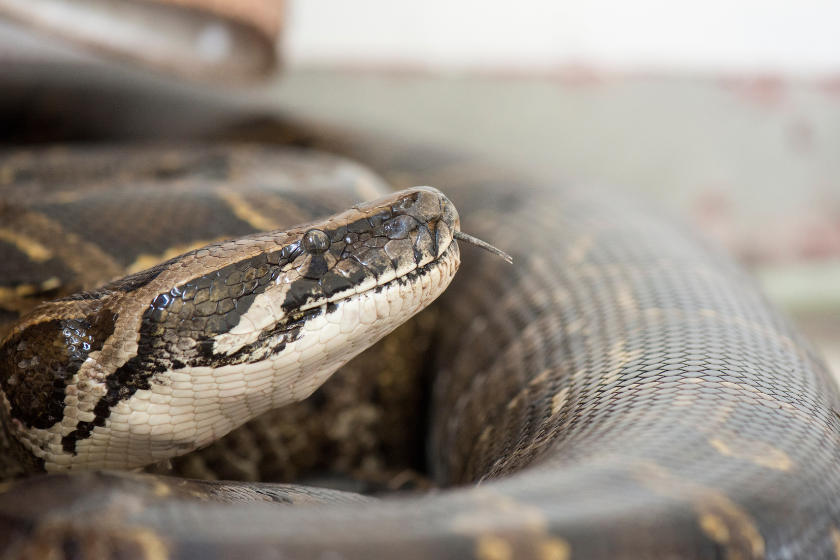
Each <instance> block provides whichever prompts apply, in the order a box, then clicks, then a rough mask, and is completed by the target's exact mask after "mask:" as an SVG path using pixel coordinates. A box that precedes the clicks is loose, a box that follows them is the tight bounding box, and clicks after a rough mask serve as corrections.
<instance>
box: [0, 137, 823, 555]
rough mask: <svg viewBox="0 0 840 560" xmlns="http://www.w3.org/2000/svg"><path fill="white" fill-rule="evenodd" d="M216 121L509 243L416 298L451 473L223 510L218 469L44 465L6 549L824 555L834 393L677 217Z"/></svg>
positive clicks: (436, 435)
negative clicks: (367, 177) (400, 486)
mask: <svg viewBox="0 0 840 560" xmlns="http://www.w3.org/2000/svg"><path fill="white" fill-rule="evenodd" d="M225 138H227V139H248V140H257V141H262V142H266V143H279V142H280V141H283V142H290V143H292V144H294V145H297V146H307V147H311V146H316V147H319V148H321V149H324V150H327V151H332V152H334V153H339V154H341V155H344V156H348V157H351V158H353V159H355V160H358V161H361V162H362V163H364V164H366V165H368V166H370V168H372V169H373V170H374V171H376V172H378V173H379V174H381V176H382V177H384V179H385V180H386V181H388V182H389V183H390V184H391V185H392V186H393V187H394V188H403V187H405V186H408V185H416V184H431V185H434V186H437V187H439V188H441V190H443V191H444V192H445V193H446V194H447V196H448V197H449V198H450V199H451V200H452V201H453V203H454V204H455V206H456V207H457V208H458V210H459V213H460V216H461V225H462V228H463V230H464V231H468V232H470V233H471V234H473V235H476V236H477V237H480V238H482V239H484V240H486V241H488V242H490V243H492V244H494V245H496V246H498V247H499V248H500V249H502V250H504V251H506V252H508V253H509V254H511V255H512V256H513V259H514V263H516V266H514V267H508V266H507V265H504V263H501V262H500V261H499V260H498V259H497V258H494V257H492V256H490V255H485V254H481V253H479V252H478V251H467V250H466V249H463V250H462V265H461V269H460V273H459V275H458V276H457V277H456V278H455V279H454V281H453V282H452V285H451V287H450V289H449V290H448V291H447V292H446V293H445V294H444V295H443V296H442V297H441V299H440V303H439V305H436V309H435V313H437V319H436V326H435V336H434V338H435V340H436V345H435V351H434V358H433V363H434V368H433V373H432V380H431V386H430V389H429V391H430V404H429V407H430V410H429V440H428V449H429V451H428V465H429V471H430V474H431V476H433V478H434V479H435V480H436V481H438V483H439V484H441V485H444V486H448V487H449V488H447V489H445V490H442V491H439V492H436V493H434V494H429V495H424V496H413V497H397V498H393V499H387V498H386V499H383V500H380V501H371V502H369V503H364V504H362V503H352V504H348V503H346V502H344V500H351V499H353V498H350V497H346V498H345V497H343V495H342V494H335V495H334V496H333V499H330V497H329V496H328V497H327V498H326V499H325V501H326V502H328V503H326V504H323V505H317V506H312V507H305V508H288V507H278V506H277V505H276V504H264V503H247V504H242V503H232V504H231V503H219V501H218V500H224V497H221V498H220V497H219V496H215V495H212V494H213V492H214V491H213V490H210V489H213V488H217V487H218V488H222V490H219V493H224V490H223V488H224V484H221V483H210V482H203V483H198V482H192V483H183V484H184V487H183V488H182V487H179V486H178V484H179V483H176V482H173V480H174V479H167V478H157V477H149V476H147V475H127V474H110V473H98V474H97V473H94V474H86V475H81V476H69V475H63V474H62V475H49V476H46V477H42V478H36V479H29V480H24V481H21V482H17V483H14V484H11V485H9V486H8V487H6V488H5V491H4V492H3V493H2V494H0V542H2V543H3V546H4V548H3V550H4V553H5V555H6V556H8V557H11V558H35V557H56V558H77V557H89V558H168V557H173V558H210V557H212V558H219V559H222V558H242V557H247V556H252V557H254V558H312V559H325V558H326V559H337V558H346V559H355V558H359V559H361V558H383V559H384V558H442V559H444V558H452V559H455V558H476V559H480V560H507V559H519V558H533V559H538V560H571V559H580V558H582V559H600V558H604V559H661V560H665V559H731V560H735V559H743V560H746V559H759V558H766V559H793V558H803V559H834V558H837V557H838V556H840V511H839V510H840V502H838V499H837V496H838V491H840V418H839V417H838V413H837V411H838V410H840V408H838V406H840V402H839V401H838V393H837V389H836V386H835V384H834V382H833V381H832V380H831V377H830V375H829V374H828V372H827V370H826V368H825V366H824V365H823V364H822V362H821V361H820V359H819V358H818V357H817V356H816V355H815V354H814V352H813V350H812V349H811V347H810V346H809V345H808V343H807V341H805V340H804V339H803V338H802V337H801V336H800V335H798V334H797V333H796V331H795V330H794V329H793V328H792V327H791V325H790V324H789V322H788V321H787V320H786V319H785V318H784V317H783V316H782V315H781V314H780V313H779V312H777V311H776V310H774V309H773V307H772V306H771V305H770V304H769V303H768V302H767V301H766V300H765V299H764V297H763V296H762V295H761V294H760V292H759V291H758V290H757V289H756V287H755V285H754V283H753V281H752V279H751V278H750V277H749V276H748V275H747V274H746V273H745V272H744V271H742V270H741V269H740V268H739V267H738V266H737V265H735V264H734V263H732V262H731V260H730V259H728V258H727V257H725V256H722V255H721V254H719V253H718V252H717V251H716V250H715V249H714V248H712V247H709V246H708V245H707V244H705V243H704V242H703V241H700V240H698V239H697V238H696V236H695V235H694V234H692V233H691V232H690V231H687V230H686V228H684V227H683V226H682V225H680V224H678V223H674V222H673V221H672V220H670V219H669V218H667V217H664V216H661V215H659V214H658V213H657V212H655V211H653V210H651V209H650V208H648V207H646V206H645V205H643V204H640V203H638V202H637V201H634V200H630V199H626V198H624V197H620V196H617V195H615V194H614V193H610V192H608V191H602V190H598V189H594V188H587V187H584V186H563V185H557V184H555V183H551V182H548V181H543V180H537V179H534V178H531V177H528V176H526V175H523V174H519V173H514V172H511V171H509V170H506V169H500V168H498V167H496V166H493V165H490V164H487V163H483V162H476V161H474V160H471V159H468V158H462V157H459V156H457V155H452V154H448V153H444V152H439V151H435V150H425V149H422V148H418V147H416V146H410V145H408V146H406V145H400V144H398V143H396V142H394V141H391V140H388V141H378V140H375V139H367V138H364V137H361V136H353V135H347V136H342V135H341V134H339V133H335V132H332V131H323V130H321V129H320V128H318V127H314V126H313V127H310V128H304V129H300V128H297V127H295V126H286V125H283V124H280V123H265V122H263V123H255V124H253V125H251V126H243V127H240V128H238V129H236V130H232V131H230V132H228V133H227V134H225ZM99 180H100V182H101V183H102V184H107V183H109V179H108V178H107V177H106V178H104V179H102V178H100V179H99ZM51 286H52V285H51V284H47V285H46V286H42V287H44V288H51ZM336 375H337V376H340V375H341V372H339V373H338V374H336ZM162 481H164V482H162ZM191 484H199V485H200V488H201V490H198V489H196V488H195V487H192V486H190V485H191ZM476 484H477V485H476ZM237 487H240V488H243V486H241V483H240V485H238V486H237ZM191 488H192V490H191ZM244 488H245V489H246V490H244V491H247V492H248V493H249V495H250V496H251V499H250V501H252V502H259V501H261V500H260V499H255V498H254V496H255V495H256V496H264V495H265V494H261V493H260V492H259V490H260V487H259V486H257V485H254V486H250V485H248V484H245V486H244ZM278 492H279V491H278ZM303 492H306V491H303ZM313 492H315V493H316V494H317V493H318V492H319V491H317V490H315V491H313ZM277 495H282V493H278V494H277ZM336 496H338V497H336ZM290 499H291V498H286V499H285V500H284V499H283V498H278V499H272V501H274V502H281V503H282V502H284V501H288V500H290ZM227 501H235V500H227ZM239 501H242V500H239ZM266 501H267V500H266Z"/></svg>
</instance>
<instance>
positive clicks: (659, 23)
mask: <svg viewBox="0 0 840 560" xmlns="http://www.w3.org/2000/svg"><path fill="white" fill-rule="evenodd" d="M284 46H285V49H286V54H287V61H288V63H289V64H290V65H292V66H293V67H307V66H321V67H324V66H326V67H342V66H348V67H372V68H377V67H379V68H381V67H387V68H396V69H400V68H405V69H418V68H419V69H445V70H453V69H454V70H460V69H476V70H503V71H504V70H539V71H552V70H563V69H564V68H568V67H570V66H585V67H595V68H601V69H604V70H619V71H631V72H634V71H642V72H644V71H655V72H660V71H664V72H669V71H675V70H676V71H688V72H698V71H699V72H712V73H715V72H725V73H729V72H744V71H746V72H754V73H768V72H769V73H785V74H797V75H805V76H808V75H815V74H817V75H819V74H823V75H824V74H833V73H836V72H840V1H838V0H690V1H679V0H518V1H514V0H425V1H423V2H418V1H416V0H412V1H408V0H289V19H288V25H287V28H286V37H285V39H284Z"/></svg>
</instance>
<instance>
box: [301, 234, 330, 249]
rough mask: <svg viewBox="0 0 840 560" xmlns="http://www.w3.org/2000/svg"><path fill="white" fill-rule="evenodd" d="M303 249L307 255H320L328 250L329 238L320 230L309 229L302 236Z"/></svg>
mask: <svg viewBox="0 0 840 560" xmlns="http://www.w3.org/2000/svg"><path fill="white" fill-rule="evenodd" d="M302 241H303V248H304V249H306V252H307V253H312V254H313V255H320V254H321V253H326V252H327V250H328V249H329V248H330V238H329V236H328V235H327V234H326V233H324V232H323V231H321V230H320V229H310V230H309V231H307V232H306V233H304V234H303V240H302Z"/></svg>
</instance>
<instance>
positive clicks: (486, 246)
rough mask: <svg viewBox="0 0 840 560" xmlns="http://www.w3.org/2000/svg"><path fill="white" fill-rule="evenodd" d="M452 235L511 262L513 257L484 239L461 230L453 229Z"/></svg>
mask: <svg viewBox="0 0 840 560" xmlns="http://www.w3.org/2000/svg"><path fill="white" fill-rule="evenodd" d="M452 237H454V238H455V239H457V240H458V241H464V242H465V243H470V244H472V245H475V246H476V247H481V248H482V249H484V250H485V251H489V252H491V253H493V254H494V255H496V256H497V257H501V258H502V259H504V260H505V261H507V262H508V263H509V264H513V257H511V256H510V255H508V254H507V253H505V252H504V251H502V250H501V249H497V248H496V247H493V246H492V245H490V244H489V243H487V242H486V241H482V240H481V239H478V238H476V237H473V236H472V235H467V234H466V233H464V232H463V231H455V232H454V233H453V234H452Z"/></svg>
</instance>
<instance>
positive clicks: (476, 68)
mask: <svg viewBox="0 0 840 560" xmlns="http://www.w3.org/2000/svg"><path fill="white" fill-rule="evenodd" d="M20 1H21V0H2V1H0V12H2V10H3V5H4V4H5V5H6V6H7V7H8V5H14V4H16V3H17V4H20ZM32 1H35V0H32ZM268 1H271V0H268ZM51 2H52V4H61V1H60V0H55V1H53V0H37V2H36V3H42V4H44V5H47V6H49V5H50V3H51ZM103 2H104V0H100V2H99V3H103ZM89 3H90V2H89ZM93 3H96V2H93ZM104 3H107V2H104ZM117 3H118V4H119V2H117ZM29 27H31V26H26V25H20V23H0V77H2V76H5V78H4V79H6V80H13V81H14V80H25V79H27V78H26V76H27V70H26V69H27V68H31V67H33V65H40V64H44V63H45V62H46V63H48V64H49V65H50V66H49V68H50V69H51V70H50V72H52V73H53V74H55V73H58V75H61V76H62V79H64V80H66V81H68V82H73V83H77V84H78V83H81V84H86V83H88V82H95V81H97V80H100V81H102V80H105V81H114V80H118V81H120V82H121V83H122V84H123V87H124V88H128V89H131V88H137V89H138V90H141V89H143V88H146V87H150V86H149V85H148V84H149V83H153V84H154V88H157V89H163V90H167V91H174V92H177V94H178V95H181V96H182V97H190V96H194V97H196V98H202V99H225V100H226V101H227V102H229V103H233V104H236V105H238V106H241V107H260V108H262V109H264V110H268V111H277V112H286V113H292V114H296V115H300V116H304V117H314V118H317V119H321V120H326V121H330V122H334V123H336V124H341V125H347V126H352V127H355V128H357V129H361V130H367V131H373V132H384V133H387V134H392V135H396V136H401V137H406V138H411V139H416V140H420V141H426V142H431V143H436V144H440V145H444V146H451V147H453V148H457V149H461V150H468V151H472V152H475V153H478V154H484V155H488V156H490V157H492V158H493V159H495V160H500V161H507V162H509V163H511V164H513V165H516V166H520V167H524V168H528V169H534V170H536V171H537V172H538V173H540V174H546V175H553V176H557V177H562V178H564V179H568V180H574V181H583V182H591V183H598V184H605V185H609V186H611V187H613V188H617V189H621V190H624V191H629V192H633V193H636V194H637V195H638V196H641V197H644V198H647V199H649V200H650V201H651V202H652V203H654V204H657V205H659V206H661V207H662V208H664V209H665V210H666V211H667V212H670V213H673V214H676V215H678V216H681V217H682V218H683V219H685V220H686V221H689V222H691V223H693V224H694V225H695V226H696V227H697V228H698V229H699V230H700V231H701V232H702V233H703V235H705V236H707V237H709V238H711V239H713V240H715V241H716V242H717V243H719V244H721V245H723V246H725V247H726V248H727V250H729V251H730V252H732V253H733V254H734V255H736V256H737V257H738V258H739V259H740V260H741V261H742V262H744V263H746V264H747V265H748V266H749V267H750V268H751V270H752V271H753V272H754V273H755V274H756V276H757V277H758V278H759V280H760V281H761V282H762V284H763V285H764V287H765V289H766V291H767V293H768V294H769V295H770V297H771V298H773V299H774V300H775V301H776V302H777V303H779V304H780V305H781V306H782V307H784V308H785V309H786V310H787V311H788V312H789V313H790V314H791V315H792V316H793V317H794V318H795V320H796V321H798V322H799V323H800V324H801V325H802V327H803V328H804V329H805V330H806V332H807V333H808V334H809V335H810V336H811V337H812V338H813V339H814V340H815V341H816V342H817V343H818V345H819V346H820V348H821V350H822V351H823V353H824V355H825V356H826V358H827V359H828V360H829V362H830V363H831V365H832V367H833V368H834V371H835V372H838V373H840V157H838V155H840V33H838V29H840V2H838V1H829V0H764V1H762V2H759V1H757V0H728V1H724V0H705V1H703V2H699V1H686V2H673V1H666V0H639V1H635V2H622V1H619V0H589V1H586V2H584V1H582V0H553V1H549V0H520V1H517V2H513V1H511V0H492V1H490V0H484V1H481V2H479V1H478V0H445V1H444V0H427V1H426V2H422V3H421V2H408V1H405V0H357V1H352V2H351V1H348V0H291V1H289V2H288V3H287V4H286V6H285V9H284V17H283V25H282V27H283V32H282V33H281V35H280V37H279V39H278V40H277V50H278V52H279V53H280V59H281V61H282V64H283V66H284V69H283V71H282V72H281V74H280V75H279V76H277V77H273V78H269V79H268V80H266V81H263V82H260V83H256V84H251V85H248V86H234V85H228V86H212V87H211V86H207V85H195V84H191V83H189V82H187V81H185V80H179V79H175V78H172V77H166V76H164V75H155V76H151V77H150V76H149V75H148V74H146V73H143V72H142V71H135V70H132V69H131V68H129V67H127V66H126V65H125V64H121V63H116V62H113V60H112V61H109V60H108V59H107V58H101V57H100V56H98V55H95V54H92V52H91V51H89V50H85V49H83V48H81V47H74V46H72V45H71V44H70V43H69V42H64V41H61V40H59V39H58V38H57V37H56V36H55V33H49V32H46V33H45V32H43V30H41V32H35V31H32V30H31V29H29ZM269 28H270V26H269ZM269 31H270V29H269ZM196 37H197V38H196V41H197V43H196V44H197V45H199V47H200V49H199V50H200V52H201V53H202V56H205V55H206V56H207V57H211V58H212V56H214V53H216V54H218V52H221V51H220V50H219V49H222V50H224V48H226V47H225V46H226V45H227V43H225V41H226V40H227V39H226V38H225V37H226V35H224V34H223V33H222V34H220V32H219V31H218V29H216V28H212V27H211V26H208V27H206V28H203V30H200V33H198V35H196ZM143 48H147V47H146V46H144V47H143ZM99 102H102V100H99ZM123 109H124V107H119V106H115V107H114V108H113V118H114V119H123V120H124V121H126V123H127V126H129V127H134V129H135V130H136V131H139V136H142V135H143V131H144V130H145V131H146V132H148V133H149V134H151V132H149V131H150V130H151V129H152V128H153V127H164V128H166V127H169V128H168V130H169V131H170V132H169V133H170V134H171V135H172V136H178V134H179V132H178V131H184V130H189V129H191V128H192V129H195V128H200V127H201V126H203V124H202V116H201V115H199V114H197V113H191V112H190V110H189V107H188V106H187V105H184V106H183V107H181V110H179V111H176V112H175V114H174V116H173V115H171V116H170V117H169V118H168V119H167V120H166V122H161V121H160V119H159V118H158V119H157V120H156V119H154V118H151V117H149V115H150V112H146V113H144V111H143V108H142V107H139V108H138V107H132V110H131V111H130V113H131V114H130V115H129V114H127V113H129V112H128V111H125V110H123ZM144 127H145V128H144Z"/></svg>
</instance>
